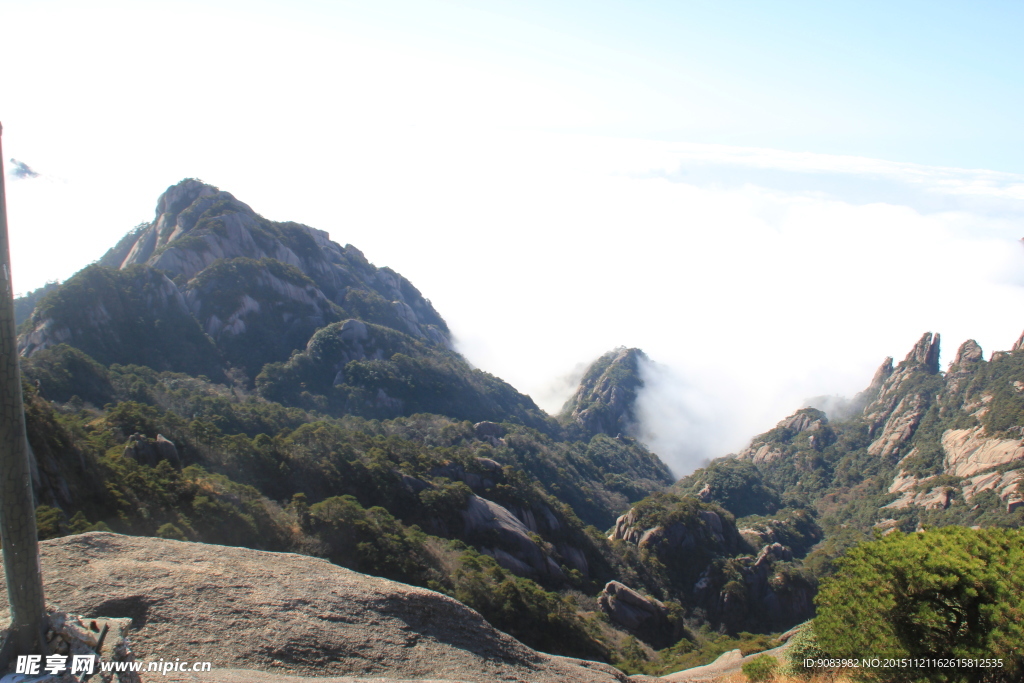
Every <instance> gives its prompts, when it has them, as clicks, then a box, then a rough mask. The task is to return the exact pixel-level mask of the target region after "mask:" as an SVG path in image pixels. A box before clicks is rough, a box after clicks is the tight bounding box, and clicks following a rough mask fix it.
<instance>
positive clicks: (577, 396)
mask: <svg viewBox="0 0 1024 683" xmlns="http://www.w3.org/2000/svg"><path fill="white" fill-rule="evenodd" d="M647 361H648V358H647V354H645V353H644V352H643V351H641V350H640V349H628V348H626V347H624V346H620V347H619V348H617V349H614V350H612V351H609V352H608V353H606V354H604V355H603V356H601V357H600V358H598V359H597V360H596V361H594V362H593V363H592V364H591V365H590V367H589V368H587V371H586V373H584V375H583V379H582V380H580V385H579V387H578V388H577V389H576V393H574V394H573V396H572V398H570V399H569V400H568V401H566V403H565V406H564V407H563V408H562V413H561V420H562V421H563V422H568V423H570V424H576V425H578V426H579V427H580V428H582V429H583V431H584V432H586V433H587V434H589V435H591V436H592V435H594V434H601V433H603V434H607V435H609V436H617V435H619V434H629V433H630V432H631V431H632V430H633V427H634V425H635V424H636V413H635V404H636V397H637V394H638V392H639V391H640V389H642V388H643V386H644V381H643V379H642V378H641V376H640V364H641V362H647Z"/></svg>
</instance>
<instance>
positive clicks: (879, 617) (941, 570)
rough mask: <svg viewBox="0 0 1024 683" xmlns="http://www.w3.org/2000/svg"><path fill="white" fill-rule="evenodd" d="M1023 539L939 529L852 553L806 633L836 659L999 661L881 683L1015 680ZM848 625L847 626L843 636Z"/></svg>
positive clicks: (879, 673) (1023, 625) (890, 673)
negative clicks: (811, 633)
mask: <svg viewBox="0 0 1024 683" xmlns="http://www.w3.org/2000/svg"><path fill="white" fill-rule="evenodd" d="M1022 576H1024V533H1022V532H1021V531H1020V530H1009V529H984V530H972V529H964V528H962V527H946V528H942V529H934V530H929V531H926V532H924V533H912V534H902V533H899V532H896V533H893V534H890V535H889V536H886V537H885V538H882V539H879V540H876V541H871V542H868V543H864V544H861V545H858V546H857V547H855V548H853V549H852V550H850V551H849V552H848V553H847V554H846V556H845V557H844V558H843V559H841V560H840V561H839V563H838V571H837V572H836V573H835V575H833V576H832V577H829V578H827V579H825V580H824V581H823V582H822V585H821V591H820V592H819V594H818V597H817V599H816V602H817V605H818V616H817V618H816V619H815V622H814V632H815V634H816V636H817V639H818V643H819V644H820V646H821V648H822V649H823V650H825V651H826V652H828V653H830V655H831V656H833V657H837V658H857V659H860V658H861V657H865V656H871V657H879V658H896V659H904V658H922V659H923V658H939V659H945V658H967V659H972V658H999V659H1001V660H1002V666H1001V667H985V668H954V669H949V668H944V667H933V666H927V665H926V666H923V667H913V668H907V669H899V668H883V669H877V670H872V671H870V672H868V675H869V676H870V677H872V678H874V679H875V680H880V681H903V680H908V681H909V680H921V679H922V678H926V679H927V680H931V681H983V680H984V681H988V680H996V681H1011V680H1019V677H1020V676H1021V675H1022V673H1024V583H1022V582H1021V577H1022ZM851 625H855V626H856V627H855V628H851Z"/></svg>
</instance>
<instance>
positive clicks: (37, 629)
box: [0, 125, 49, 673]
mask: <svg viewBox="0 0 1024 683" xmlns="http://www.w3.org/2000/svg"><path fill="white" fill-rule="evenodd" d="M2 136H3V126H2V125H0V138H2ZM4 180H5V179H4V165H3V146H2V144H0V543H2V544H3V556H4V573H5V575H6V577H7V599H8V601H9V602H10V605H11V624H10V626H9V627H8V631H7V637H6V638H5V639H4V643H3V646H2V647H0V673H3V672H4V671H6V670H7V669H9V668H11V665H12V664H13V663H14V662H15V661H16V658H17V656H18V655H46V654H49V652H48V651H47V647H46V642H45V640H44V625H45V623H46V622H45V620H46V603H45V601H44V598H43V575H42V571H41V568H40V564H39V537H38V535H37V532H36V513H35V506H34V504H33V495H32V479H31V475H30V474H29V459H28V458H29V455H28V438H27V435H26V432H25V407H24V405H23V403H22V395H21V369H20V368H19V367H18V346H17V336H16V332H15V326H14V290H13V288H12V286H11V249H10V242H9V240H8V236H7V198H6V194H5V191H4Z"/></svg>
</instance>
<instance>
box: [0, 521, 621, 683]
mask: <svg viewBox="0 0 1024 683" xmlns="http://www.w3.org/2000/svg"><path fill="white" fill-rule="evenodd" d="M40 549H41V555H42V566H43V584H44V586H45V587H46V594H47V600H48V601H49V602H50V603H51V604H54V605H58V606H59V607H60V608H61V609H62V610H64V611H67V612H70V613H74V614H82V615H84V616H85V617H99V616H102V617H110V618H117V617H121V618H124V617H128V618H131V619H132V629H133V630H132V631H131V632H130V633H129V638H130V640H131V643H132V650H133V651H134V653H135V656H136V657H137V658H138V659H140V660H142V661H143V662H146V661H156V660H158V659H160V658H168V657H169V658H171V659H173V658H175V657H180V658H182V659H189V660H192V661H209V662H211V663H212V664H213V670H212V671H211V672H209V673H203V674H199V675H196V674H173V675H168V676H167V680H182V681H199V680H201V681H203V682H204V683H216V682H217V681H225V682H227V681H239V680H260V681H272V680H276V676H286V677H287V678H284V680H294V679H295V678H300V679H301V678H304V677H316V678H317V680H321V679H323V678H326V677H332V676H333V677H337V678H342V677H347V680H350V681H362V680H371V679H372V680H374V681H378V682H379V681H386V680H432V681H471V682H479V683H490V682H491V681H497V680H501V681H509V682H510V683H514V682H517V681H518V682H520V683H555V682H556V681H564V682H565V683H614V682H616V681H617V682H619V683H626V682H627V681H628V678H627V677H626V676H625V675H624V674H622V673H621V672H619V671H617V670H615V669H613V668H612V667H610V666H608V665H604V664H598V663H596V662H581V661H579V660H572V659H566V658H562V657H554V656H550V655H545V654H541V653H539V652H536V651H534V650H532V649H530V648H528V647H526V646H525V645H523V644H522V643H520V642H519V641H517V640H515V639H513V638H512V637H510V636H508V635H505V634H504V633H501V632H500V631H497V630H495V629H494V628H492V627H491V626H490V625H489V624H488V623H487V622H486V621H484V619H483V618H482V617H480V615H479V614H477V613H476V612H474V611H473V610H471V609H469V608H468V607H465V606H464V605H462V604H461V603H459V602H456V601H455V600H453V599H451V598H449V597H447V596H444V595H441V594H439V593H434V592H432V591H429V590H425V589H421V588H413V587H411V586H407V585H404V584H400V583H396V582H393V581H388V580H386V579H379V578H374V577H370V576H365V575H362V574H358V573H356V572H352V571H349V570H347V569H342V568H340V567H337V566H335V565H332V564H330V563H328V562H326V561H325V560H320V559H316V558H312V557H306V556H302V555H292V554H286V553H267V552H261V551H257V550H249V549H245V548H234V547H225V546H214V545H204V544H199V543H183V542H180V541H169V540H163V539H157V538H140V537H135V536H121V535H118V534H110V533H97V532H93V533H88V534H80V535H77V536H68V537H64V538H60V539H56V540H52V541H44V542H42V543H41V544H40ZM6 607H7V599H6V595H4V596H0V616H2V612H3V610H5V609H6ZM246 671H248V672H250V673H249V674H248V678H245V676H246V675H247V674H246V673H245V672H246ZM292 677H295V678H292ZM147 680H148V679H147Z"/></svg>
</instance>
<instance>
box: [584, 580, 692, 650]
mask: <svg viewBox="0 0 1024 683" xmlns="http://www.w3.org/2000/svg"><path fill="white" fill-rule="evenodd" d="M597 604H598V605H600V607H601V611H602V612H604V613H605V614H607V615H608V618H609V619H610V620H611V622H612V623H613V624H615V625H616V626H620V627H622V628H623V629H625V630H626V631H629V632H630V633H632V634H633V635H635V636H637V637H638V638H640V639H641V640H644V641H645V642H647V643H649V644H650V645H651V646H653V647H656V648H659V647H665V646H666V645H668V644H671V643H672V642H674V641H673V640H672V637H673V634H674V628H673V624H672V623H671V622H670V621H669V618H668V609H667V608H666V607H665V605H664V604H662V603H661V601H659V600H655V599H654V598H649V597H647V596H644V595H641V594H640V593H638V592H636V591H635V590H633V589H632V588H629V587H628V586H626V585H625V584H622V583H619V582H618V581H609V582H608V583H607V584H606V585H605V587H604V590H602V591H601V593H600V594H599V595H598V596H597Z"/></svg>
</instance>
